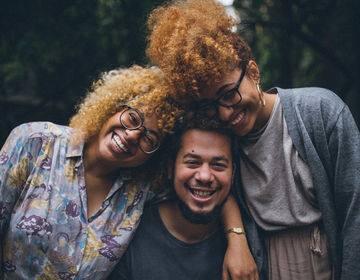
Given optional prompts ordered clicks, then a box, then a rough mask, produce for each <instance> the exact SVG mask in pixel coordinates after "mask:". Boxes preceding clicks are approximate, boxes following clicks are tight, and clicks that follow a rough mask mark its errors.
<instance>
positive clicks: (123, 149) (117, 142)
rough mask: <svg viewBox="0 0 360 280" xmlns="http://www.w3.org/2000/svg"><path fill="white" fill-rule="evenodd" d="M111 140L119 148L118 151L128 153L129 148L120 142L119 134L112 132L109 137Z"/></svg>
mask: <svg viewBox="0 0 360 280" xmlns="http://www.w3.org/2000/svg"><path fill="white" fill-rule="evenodd" d="M111 140H112V142H113V143H114V144H115V146H116V148H117V149H118V150H119V152H122V153H128V152H129V150H128V149H126V147H125V146H124V145H123V143H122V142H121V140H120V137H119V135H116V134H114V135H113V137H112V138H111Z"/></svg>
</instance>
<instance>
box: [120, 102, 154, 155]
mask: <svg viewBox="0 0 360 280" xmlns="http://www.w3.org/2000/svg"><path fill="white" fill-rule="evenodd" d="M120 122H121V124H122V125H123V126H124V127H125V128H127V129H131V130H136V129H140V128H141V127H144V128H145V132H144V133H143V134H142V135H141V137H140V140H139V145H140V148H141V149H142V150H143V151H144V152H145V153H151V152H154V151H155V150H156V149H157V148H158V147H159V144H160V143H159V139H158V137H157V136H156V134H155V133H153V132H151V131H148V130H147V129H146V127H145V126H143V120H142V118H141V116H140V115H139V112H138V111H137V110H135V109H133V108H128V109H126V110H125V111H124V112H123V113H122V114H121V116H120Z"/></svg>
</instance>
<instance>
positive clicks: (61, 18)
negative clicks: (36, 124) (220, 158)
mask: <svg viewBox="0 0 360 280" xmlns="http://www.w3.org/2000/svg"><path fill="white" fill-rule="evenodd" d="M163 2H164V1H159V0H158V1H154V0H137V1H134V0H61V1H60V0H57V1H56V0H33V1H28V0H3V1H1V6H0V7H1V8H0V24H1V26H0V28H1V29H0V30H1V31H0V32H1V33H0V35H1V36H0V146H2V144H3V143H4V142H5V139H6V137H7V135H8V134H9V133H10V131H11V129H13V128H14V127H15V126H17V125H19V124H21V123H24V122H30V121H45V120H46V121H52V122H55V123H57V124H64V125H66V124H67V123H68V119H69V118H70V116H71V115H72V114H73V113H74V107H75V105H76V104H77V103H78V102H79V100H80V98H81V97H82V96H84V94H85V93H86V91H87V90H89V89H90V87H91V84H92V82H94V81H95V80H96V79H97V78H98V77H99V75H100V73H101V72H103V71H107V70H111V69H114V68H117V67H121V66H122V67H128V66H131V65H132V64H133V63H137V64H145V63H146V61H147V60H146V57H145V49H146V42H145V37H146V31H147V29H146V24H145V23H146V19H147V14H148V13H149V12H150V11H151V10H152V8H153V7H155V6H157V5H159V4H161V3H163ZM234 7H235V8H236V9H237V11H238V13H239V16H240V18H241V23H240V24H239V26H238V31H237V32H239V33H240V34H241V35H242V36H244V38H246V40H247V42H248V43H249V44H250V46H251V47H252V49H253V52H254V56H255V61H256V62H257V63H258V65H259V68H260V71H261V75H262V82H261V84H262V87H263V89H268V88H271V87H273V86H279V87H283V88H288V87H301V86H321V87H325V88H328V89H331V90H333V91H334V92H336V93H337V94H338V95H339V96H340V97H341V98H342V99H343V100H344V101H345V102H346V103H347V104H348V105H349V107H350V109H351V110H352V112H353V114H354V116H355V118H356V120H357V122H358V124H360V95H359V93H358V92H357V89H358V88H359V78H358V77H360V48H359V43H360V32H359V31H358V28H359V26H360V17H359V14H360V1H357V0H341V1H340V0H316V1H314V0H267V1H266V0H235V1H234Z"/></svg>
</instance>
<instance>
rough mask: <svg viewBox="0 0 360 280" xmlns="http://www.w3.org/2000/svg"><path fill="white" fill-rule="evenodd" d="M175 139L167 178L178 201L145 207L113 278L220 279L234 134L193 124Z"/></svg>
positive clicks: (231, 177) (232, 168) (231, 174)
mask: <svg viewBox="0 0 360 280" xmlns="http://www.w3.org/2000/svg"><path fill="white" fill-rule="evenodd" d="M173 140H174V143H172V145H171V149H170V154H171V155H170V160H169V163H168V178H169V183H170V184H172V185H173V189H174V193H175V197H174V198H173V199H171V200H167V201H165V202H162V203H160V204H156V205H151V206H149V207H147V208H146V209H145V211H144V214H143V215H144V217H143V219H142V220H143V221H142V222H141V224H140V226H139V229H138V231H137V233H136V235H135V237H134V239H133V241H132V242H131V245H130V246H129V247H128V248H127V250H126V252H125V255H124V257H123V258H122V259H121V261H120V263H119V264H118V266H117V267H116V268H115V270H114V271H113V273H112V274H111V276H110V278H109V279H133V280H137V279H139V280H140V279H141V280H142V279H157V280H158V279H166V280H168V279H221V276H222V264H223V259H224V255H225V251H226V239H225V236H224V233H223V230H222V228H221V226H220V222H219V214H220V210H221V207H222V205H223V204H224V203H225V201H226V198H227V196H228V194H229V191H230V187H231V184H232V180H233V176H234V171H235V164H234V163H233V160H232V159H233V157H232V154H233V150H234V145H233V144H232V142H233V141H232V140H233V139H232V136H231V132H230V131H228V130H225V129H221V130H219V129H218V128H214V127H212V126H209V125H208V126H207V127H206V128H204V127H201V128H200V127H199V126H194V125H193V126H192V127H191V128H188V129H186V130H183V131H182V132H178V134H177V135H174V137H173Z"/></svg>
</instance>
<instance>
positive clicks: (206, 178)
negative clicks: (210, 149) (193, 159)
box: [194, 164, 214, 184]
mask: <svg viewBox="0 0 360 280" xmlns="http://www.w3.org/2000/svg"><path fill="white" fill-rule="evenodd" d="M194 177H195V179H196V180H198V181H200V182H201V183H203V184H206V183H209V182H212V181H214V175H213V174H212V172H211V168H210V166H209V165H208V164H203V165H202V166H201V167H200V168H199V169H198V170H197V172H196V173H195V176H194Z"/></svg>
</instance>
